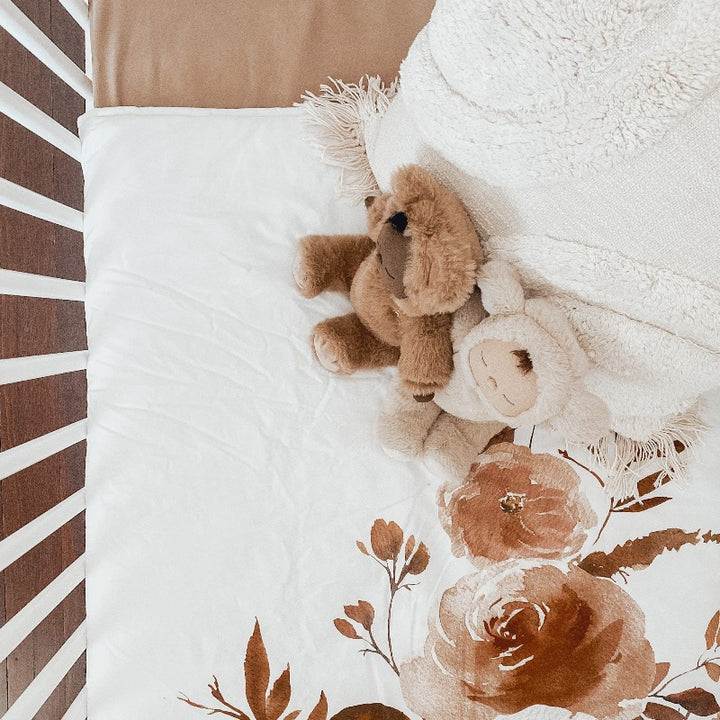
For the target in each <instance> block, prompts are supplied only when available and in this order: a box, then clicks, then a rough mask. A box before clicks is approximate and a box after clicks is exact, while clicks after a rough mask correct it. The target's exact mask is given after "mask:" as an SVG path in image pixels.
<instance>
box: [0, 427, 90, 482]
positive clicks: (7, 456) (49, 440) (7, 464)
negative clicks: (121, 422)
mask: <svg viewBox="0 0 720 720" xmlns="http://www.w3.org/2000/svg"><path fill="white" fill-rule="evenodd" d="M86 437H87V419H85V420H78V421H77V422H74V423H72V424H71V425H66V426H65V427H62V428H60V429H59V430H53V432H51V433H48V434H47V435H42V436H41V437H39V438H35V439H34V440H30V441H28V442H26V443H23V444H22V445H18V446H17V447H14V448H11V449H10V450H4V451H3V452H0V480H3V479H4V478H6V477H8V476H9V475H13V474H15V473H16V472H20V470H24V469H25V468H27V467H30V466H31V465H34V464H35V463H37V462H40V461H41V460H45V458H48V457H50V456H51V455H54V454H55V453H58V452H60V451H61V450H64V449H65V448H68V447H70V446H71V445H75V444H76V443H79V442H80V441H81V440H84V439H85V438H86Z"/></svg>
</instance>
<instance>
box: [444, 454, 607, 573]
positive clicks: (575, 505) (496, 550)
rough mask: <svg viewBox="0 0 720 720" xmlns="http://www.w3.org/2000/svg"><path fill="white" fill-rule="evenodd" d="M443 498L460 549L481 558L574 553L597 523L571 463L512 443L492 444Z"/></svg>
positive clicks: (454, 541) (449, 526)
mask: <svg viewBox="0 0 720 720" xmlns="http://www.w3.org/2000/svg"><path fill="white" fill-rule="evenodd" d="M438 502H439V506H440V519H441V521H442V523H443V526H444V528H445V530H446V532H447V533H448V535H450V538H451V540H452V546H453V552H454V553H455V554H456V555H458V556H460V555H462V554H463V553H464V554H466V555H467V557H468V558H469V559H470V560H472V561H475V560H480V561H481V562H480V563H479V564H481V565H482V564H484V560H483V559H484V558H487V559H490V560H496V561H500V560H508V559H510V558H545V559H549V560H554V559H560V558H569V557H573V556H575V555H577V554H578V553H579V552H580V549H581V548H582V546H583V543H584V542H585V540H586V538H587V531H588V530H589V529H590V528H592V527H594V526H595V525H596V524H597V516H596V515H595V513H594V512H593V510H592V509H591V507H590V505H589V503H588V501H587V499H586V497H585V495H584V494H583V493H582V491H581V490H580V479H579V477H578V475H577V473H576V472H575V471H574V470H573V468H572V467H571V466H570V465H569V464H568V463H566V462H564V461H563V460H561V459H560V458H557V457H555V456H553V455H546V454H533V453H531V452H530V450H529V449H528V448H526V447H523V446H520V445H513V444H512V443H500V444H498V445H494V446H492V447H490V448H489V449H488V450H487V451H486V452H484V453H483V454H482V455H481V456H480V458H479V459H478V461H477V462H476V463H475V464H474V465H473V466H472V467H471V469H470V472H469V474H468V476H467V477H466V478H465V481H464V482H463V483H462V484H461V485H459V486H454V485H453V486H446V487H444V488H443V489H442V490H441V491H440V495H439V501H438Z"/></svg>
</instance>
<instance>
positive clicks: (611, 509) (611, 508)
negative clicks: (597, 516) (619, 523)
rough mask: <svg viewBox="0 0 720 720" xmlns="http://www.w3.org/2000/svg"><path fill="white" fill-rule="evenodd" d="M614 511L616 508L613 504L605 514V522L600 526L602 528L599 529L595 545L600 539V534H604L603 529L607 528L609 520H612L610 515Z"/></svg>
mask: <svg viewBox="0 0 720 720" xmlns="http://www.w3.org/2000/svg"><path fill="white" fill-rule="evenodd" d="M613 511H614V508H613V506H612V505H611V506H610V509H609V510H608V511H607V515H606V516H605V519H604V520H603V524H602V525H601V526H600V529H599V530H598V534H597V537H596V538H595V542H594V543H593V545H595V543H597V541H598V540H599V539H600V536H601V535H602V534H603V530H605V528H606V527H607V524H608V522H610V516H611V515H612V514H613Z"/></svg>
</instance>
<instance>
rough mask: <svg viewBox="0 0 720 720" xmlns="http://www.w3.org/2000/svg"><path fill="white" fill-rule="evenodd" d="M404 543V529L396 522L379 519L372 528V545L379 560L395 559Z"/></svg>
mask: <svg viewBox="0 0 720 720" xmlns="http://www.w3.org/2000/svg"><path fill="white" fill-rule="evenodd" d="M402 544H403V531H402V529H401V528H400V526H399V525H398V524H397V523H395V522H389V523H387V522H385V520H381V519H377V520H376V521H375V522H374V523H373V526H372V529H371V530H370V545H371V547H372V549H373V552H374V553H375V556H376V557H377V558H378V560H395V559H397V556H398V553H399V552H400V549H401V548H402Z"/></svg>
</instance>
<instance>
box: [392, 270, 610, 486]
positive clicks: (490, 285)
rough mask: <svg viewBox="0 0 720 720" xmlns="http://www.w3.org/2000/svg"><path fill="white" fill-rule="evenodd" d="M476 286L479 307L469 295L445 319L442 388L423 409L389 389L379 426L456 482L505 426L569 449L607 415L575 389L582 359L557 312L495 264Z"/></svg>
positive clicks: (599, 431)
mask: <svg viewBox="0 0 720 720" xmlns="http://www.w3.org/2000/svg"><path fill="white" fill-rule="evenodd" d="M478 286H479V288H480V291H481V300H482V305H480V302H479V299H478V298H477V297H475V298H474V299H473V300H471V303H470V304H469V305H468V307H467V308H464V309H463V310H462V311H460V312H458V313H457V314H456V316H455V319H454V327H453V343H454V350H455V353H454V370H453V374H452V376H451V378H450V382H449V383H448V384H447V386H446V387H444V388H443V389H441V390H440V391H439V392H437V393H436V395H435V398H434V402H433V403H428V404H427V405H426V406H423V407H413V405H411V404H410V403H409V402H408V398H407V396H406V395H405V394H404V393H403V391H402V389H401V388H395V389H394V390H393V392H392V393H391V394H390V396H389V397H388V399H387V400H386V402H385V404H384V407H383V410H382V412H381V415H380V419H379V423H378V431H379V436H380V441H381V443H382V444H383V446H384V447H385V448H386V449H387V450H389V451H390V452H392V453H400V454H403V455H423V456H426V457H428V458H430V459H432V460H434V461H435V463H436V464H438V465H440V466H441V467H442V468H444V469H445V470H446V471H447V472H448V473H449V474H450V475H452V476H454V477H463V476H464V474H465V473H466V472H467V470H468V469H469V467H470V465H471V464H472V462H473V460H474V459H475V457H476V455H477V454H478V453H479V452H481V451H482V450H483V449H484V448H485V446H486V445H487V442H488V441H489V440H490V439H491V438H492V437H493V435H495V434H496V433H497V432H499V431H500V430H502V428H503V427H505V426H507V425H509V426H511V427H520V426H532V425H543V426H545V427H547V428H549V429H552V430H555V431H558V432H560V433H561V434H562V435H563V436H564V437H565V439H566V440H567V441H568V442H569V443H582V444H585V445H590V444H593V443H595V442H597V441H598V440H600V438H601V437H603V436H604V435H605V434H606V433H607V432H608V431H609V428H610V414H609V412H608V409H607V407H606V406H605V404H604V403H603V402H602V401H601V400H600V399H599V398H598V397H596V396H595V395H593V394H591V393H590V392H588V391H587V389H586V388H585V386H584V377H585V374H586V373H587V370H588V367H589V363H588V360H587V358H586V356H585V354H584V352H583V351H582V349H581V348H580V346H579V345H578V343H577V340H576V339H575V335H574V333H573V331H572V329H571V327H570V324H569V322H568V320H567V318H566V317H565V316H564V314H563V313H562V311H561V310H560V309H559V308H558V307H557V306H556V305H555V304H554V303H553V302H552V301H550V300H546V299H543V298H532V299H527V300H526V299H525V295H524V291H523V288H522V286H521V284H520V280H519V277H518V275H517V273H516V271H515V270H514V269H513V268H512V267H511V266H510V265H508V264H507V263H504V262H501V261H498V260H494V261H490V262H488V263H486V264H485V265H484V266H483V268H482V269H481V271H480V275H479V278H478ZM471 305H473V307H471ZM473 321H474V322H473Z"/></svg>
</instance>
